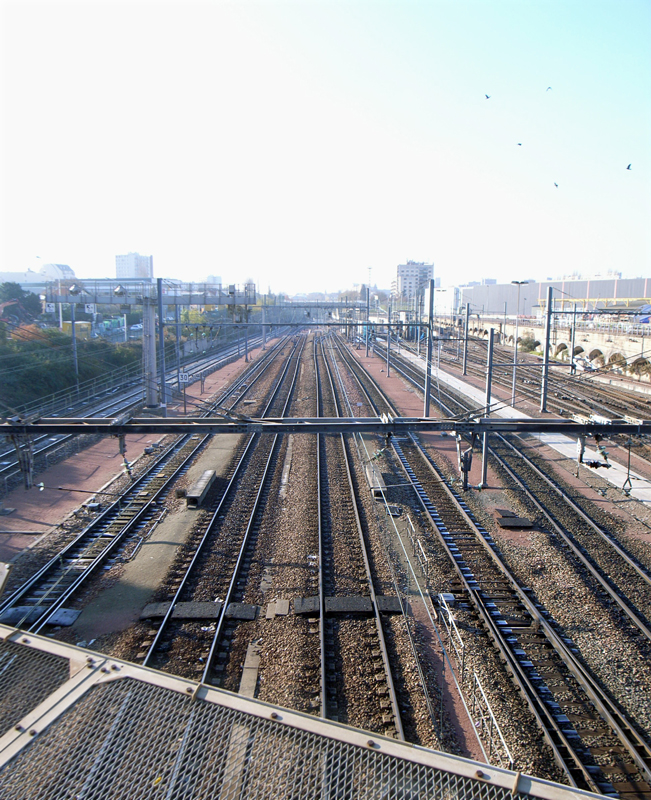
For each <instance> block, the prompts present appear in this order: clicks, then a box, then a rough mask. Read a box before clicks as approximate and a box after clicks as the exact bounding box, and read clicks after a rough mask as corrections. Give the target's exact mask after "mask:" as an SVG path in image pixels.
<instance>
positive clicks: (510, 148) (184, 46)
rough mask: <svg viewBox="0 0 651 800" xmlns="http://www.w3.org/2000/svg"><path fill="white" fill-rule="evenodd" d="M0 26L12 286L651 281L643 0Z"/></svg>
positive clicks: (44, 16) (412, 5)
mask: <svg viewBox="0 0 651 800" xmlns="http://www.w3.org/2000/svg"><path fill="white" fill-rule="evenodd" d="M2 15H3V30H4V41H3V59H4V61H3V63H4V69H5V73H6V75H5V81H4V94H3V100H2V111H3V154H4V174H3V182H2V185H3V189H2V191H3V201H4V209H3V212H2V216H1V219H2V225H3V236H2V238H3V264H2V268H3V269H4V270H6V271H16V272H19V271H24V270H25V269H26V268H28V267H31V268H32V269H34V260H35V258H36V256H40V257H41V263H47V262H53V263H67V264H69V265H70V266H71V267H72V268H73V269H74V270H75V272H76V273H77V275H80V276H85V277H111V276H113V275H114V274H115V272H114V258H115V255H116V254H118V253H128V252H129V251H137V252H140V253H150V254H152V255H153V257H154V274H155V275H156V276H160V277H177V276H181V277H182V278H183V279H185V280H194V281H199V280H201V279H203V278H204V277H205V276H206V275H208V274H217V275H221V276H223V277H224V280H229V281H236V282H243V281H245V280H246V279H247V278H251V279H253V280H254V281H256V283H258V284H259V285H260V286H263V287H265V289H266V288H267V287H268V286H271V288H272V291H274V292H281V291H282V292H287V293H290V294H291V293H296V292H310V291H324V290H325V291H334V290H336V289H345V288H347V287H349V286H351V285H352V284H353V283H366V282H368V281H369V277H368V276H369V267H370V268H371V278H370V281H371V283H377V284H378V286H383V287H385V288H387V287H390V285H391V281H392V280H393V279H394V276H395V270H396V266H397V265H398V264H400V263H405V262H406V261H407V260H414V261H422V262H427V263H432V262H433V263H434V275H435V277H439V278H440V279H441V284H442V285H445V284H451V283H455V282H458V280H459V276H463V278H464V279H465V280H466V281H471V280H476V281H481V280H482V278H494V279H495V280H497V281H498V282H508V281H510V280H516V279H522V277H523V276H527V277H531V278H535V279H539V280H540V279H543V280H544V279H545V278H547V277H555V276H557V275H561V274H570V273H572V272H573V271H580V272H582V273H585V274H595V275H596V274H598V273H602V274H603V273H605V272H607V271H608V270H611V269H615V270H618V271H621V272H622V274H623V275H624V276H630V277H636V276H643V275H644V274H645V273H646V274H648V273H649V271H650V264H651V226H649V225H648V220H649V218H651V159H650V158H649V156H650V148H649V141H650V140H651V121H650V120H651V113H650V111H651V102H650V99H649V98H650V97H651V92H650V91H649V89H650V85H651V80H650V76H651V63H650V59H651V54H650V53H651V51H650V50H649V48H648V41H649V40H651V4H649V3H648V2H645V0H628V2H626V3H621V2H619V0H601V1H600V2H599V3H594V2H592V1H591V0H531V2H527V3H521V2H515V0H490V1H489V0H486V2H483V0H455V2H449V1H448V0H431V2H428V3H423V2H417V0H400V1H399V0H387V2H378V3H368V2H363V0H350V2H348V3H345V4H344V3H339V2H334V0H332V1H331V0H322V2H319V3H314V4H312V3H309V4H308V3H297V2H273V0H269V2H255V1H253V0H252V1H251V2H243V3H237V4H235V3H230V2H221V0H214V1H213V2H211V3H203V2H193V1H192V0H188V2H184V3H180V2H170V3H152V2H148V1H147V0H131V2H129V3H121V2H111V0H101V1H100V0H88V2H86V3H72V4H71V3H65V2H62V1H60V0H50V2H46V3H36V2H31V1H30V0H23V2H12V1H11V0H8V1H7V2H5V3H3V4H2ZM170 44H172V46H170ZM124 54H128V57H124ZM236 65H237V66H236ZM629 166H630V169H629V168H628V167H629Z"/></svg>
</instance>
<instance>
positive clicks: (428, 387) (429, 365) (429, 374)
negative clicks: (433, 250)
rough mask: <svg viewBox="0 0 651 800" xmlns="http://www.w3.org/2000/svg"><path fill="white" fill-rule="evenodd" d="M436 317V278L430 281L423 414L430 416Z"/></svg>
mask: <svg viewBox="0 0 651 800" xmlns="http://www.w3.org/2000/svg"><path fill="white" fill-rule="evenodd" d="M433 317H434V278H430V282H429V315H428V317H427V367H426V369H425V404H424V411H423V416H424V417H429V395H430V391H431V388H432V318H433Z"/></svg>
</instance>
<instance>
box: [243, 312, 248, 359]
mask: <svg viewBox="0 0 651 800" xmlns="http://www.w3.org/2000/svg"><path fill="white" fill-rule="evenodd" d="M248 321H249V307H248V306H244V361H245V363H247V364H248V362H249V326H248V324H247V323H248Z"/></svg>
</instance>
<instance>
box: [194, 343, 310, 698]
mask: <svg viewBox="0 0 651 800" xmlns="http://www.w3.org/2000/svg"><path fill="white" fill-rule="evenodd" d="M304 346H305V339H304V338H303V339H302V341H301V342H300V346H299V345H297V346H296V347H295V348H294V353H293V354H292V356H291V357H290V358H288V359H287V364H286V366H285V370H284V371H283V375H282V377H281V379H280V380H279V381H278V385H277V387H276V390H275V391H274V393H273V395H272V397H271V399H270V400H269V403H268V405H267V408H269V407H270V406H271V404H272V403H273V402H274V399H275V397H276V395H277V393H278V392H279V391H280V388H281V386H282V385H283V383H284V378H285V375H286V374H287V372H288V370H289V366H290V363H291V360H292V358H293V356H294V355H296V365H295V367H294V372H293V375H292V377H291V381H290V384H289V390H288V392H287V397H286V398H285V401H284V403H283V406H282V411H281V416H282V415H283V414H284V413H285V411H286V410H287V407H288V406H289V404H290V402H291V400H292V396H293V393H294V389H295V387H296V383H297V381H298V375H299V371H300V366H301V355H302V353H303V348H304ZM297 349H298V354H296V350H297ZM279 442H280V437H279V435H276V436H274V437H273V441H272V443H271V448H270V451H269V457H268V459H267V463H266V465H265V468H264V474H263V476H262V479H261V481H260V487H259V489H258V493H257V495H256V499H255V503H254V506H253V510H252V511H251V514H250V516H249V522H248V525H247V527H246V531H245V533H244V538H243V541H242V545H241V547H240V552H239V554H238V557H237V563H236V565H235V569H234V570H233V574H232V577H231V581H230V584H229V586H228V590H227V592H226V595H225V597H224V601H223V603H222V607H221V612H220V614H219V618H218V620H217V623H216V625H215V633H214V636H213V639H212V643H211V645H210V651H209V653H208V656H207V658H206V665H205V668H204V671H203V674H202V676H201V683H207V682H208V678H209V675H210V673H211V671H212V669H213V664H214V660H215V657H216V653H217V647H218V645H219V642H220V640H221V636H222V631H223V629H224V622H225V619H226V609H227V608H228V604H229V603H230V602H231V598H232V597H233V594H234V592H235V589H236V586H237V581H238V578H239V576H240V570H241V567H242V562H243V561H244V556H245V553H246V549H247V546H248V544H249V539H250V536H251V531H252V530H253V525H254V521H255V519H256V517H257V516H258V513H259V511H260V498H261V497H262V493H263V490H264V488H265V485H266V483H267V478H268V474H269V471H270V465H271V464H272V462H273V459H274V456H275V453H276V452H277V450H278V447H279ZM272 474H273V470H272Z"/></svg>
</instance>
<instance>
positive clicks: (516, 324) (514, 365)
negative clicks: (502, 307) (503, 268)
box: [511, 281, 528, 408]
mask: <svg viewBox="0 0 651 800" xmlns="http://www.w3.org/2000/svg"><path fill="white" fill-rule="evenodd" d="M511 283H513V284H515V285H516V286H517V287H518V302H517V305H516V308H515V353H514V355H513V387H512V392H511V405H512V406H513V408H515V370H516V367H517V363H518V330H519V325H518V322H519V321H520V287H521V286H522V284H523V283H528V281H511Z"/></svg>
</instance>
